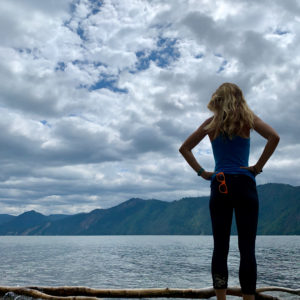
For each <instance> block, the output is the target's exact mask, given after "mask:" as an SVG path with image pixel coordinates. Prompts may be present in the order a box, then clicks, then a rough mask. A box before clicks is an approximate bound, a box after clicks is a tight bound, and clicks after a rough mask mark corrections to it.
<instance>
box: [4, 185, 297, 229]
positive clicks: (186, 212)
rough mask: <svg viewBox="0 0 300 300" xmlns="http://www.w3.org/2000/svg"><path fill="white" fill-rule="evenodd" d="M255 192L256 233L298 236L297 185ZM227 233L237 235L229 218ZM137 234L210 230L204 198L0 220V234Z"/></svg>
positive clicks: (129, 203)
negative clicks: (257, 219)
mask: <svg viewBox="0 0 300 300" xmlns="http://www.w3.org/2000/svg"><path fill="white" fill-rule="evenodd" d="M257 191H258V196H259V205H260V208H259V223H258V234H266V235H267V234H273V235H275V234H276V235H277V234H278V235H280V234H284V235H288V234H295V235H298V234H300V201H299V200H300V187H294V186H291V185H287V184H275V183H269V184H264V185H260V186H258V187H257ZM241 200H242V199H241ZM0 216H1V215H0ZM0 221H1V218H0ZM232 233H233V234H236V226H235V222H234V221H233V226H232ZM139 234H145V235H147V234H153V235H172V234H179V235H180V234H186V235H195V234H197V235H200V234H202V235H205V234H212V232H211V223H210V215H209V197H191V198H183V199H181V200H176V201H172V202H166V201H161V200H156V199H151V200H143V199H139V198H132V199H129V200H127V201H125V202H123V203H121V204H119V205H117V206H114V207H111V208H108V209H95V210H93V211H91V212H89V213H79V214H76V215H50V216H44V215H42V214H40V213H37V212H35V211H30V212H25V213H23V214H21V215H19V216H17V217H12V218H11V219H8V221H7V222H2V224H1V223H0V235H139Z"/></svg>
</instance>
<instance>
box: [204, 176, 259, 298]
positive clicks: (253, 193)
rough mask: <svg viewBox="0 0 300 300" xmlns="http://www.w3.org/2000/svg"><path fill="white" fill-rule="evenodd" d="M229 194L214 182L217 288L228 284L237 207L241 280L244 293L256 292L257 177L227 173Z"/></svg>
mask: <svg viewBox="0 0 300 300" xmlns="http://www.w3.org/2000/svg"><path fill="white" fill-rule="evenodd" d="M225 181H226V185H227V188H228V194H222V193H220V191H219V185H220V182H218V181H217V179H216V178H214V180H213V181H212V182H211V195H210V202H209V209H210V215H211V221H212V230H213V236H214V251H213V256H212V264H211V272H212V279H213V286H214V288H215V289H225V288H227V283H228V268H227V256H228V251H229V240H230V229H231V222H232V214H233V209H234V210H235V217H236V225H237V231H238V246H239V251H240V268H239V280H240V285H241V289H242V293H243V294H255V289H256V279H257V273H256V259H255V239H256V230H257V221H258V209H259V202H258V196H257V190H256V183H255V182H254V180H253V179H252V178H251V177H249V176H247V175H243V174H225Z"/></svg>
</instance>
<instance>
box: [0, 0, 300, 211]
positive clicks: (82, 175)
mask: <svg viewBox="0 0 300 300" xmlns="http://www.w3.org/2000/svg"><path fill="white" fill-rule="evenodd" d="M297 11H299V5H298V4H297V2H296V1H289V2H288V3H287V2H282V1H281V2H280V1H267V2H261V1H251V3H250V2H249V1H236V0H226V1H225V0H223V1H218V2H215V1H171V2H168V3H166V2H164V1H146V0H138V1H135V0H131V1H127V2H123V1H89V0H76V1H71V0H70V1H58V0H57V1H46V2H45V1H38V0H35V1H33V0H30V1H19V0H14V1H9V0H5V1H2V3H1V8H0V25H1V26H0V41H1V42H0V111H1V116H2V117H1V120H0V141H1V148H0V154H1V155H0V162H1V169H2V172H1V175H0V202H1V207H2V210H1V212H2V213H12V214H19V213H22V212H24V211H26V210H30V209H36V210H37V211H40V212H42V213H45V214H50V213H76V212H80V211H90V210H92V209H95V208H100V207H104V208H105V207H111V206H113V205H116V204H118V203H120V202H122V201H125V200H127V199H129V198H131V197H141V198H146V199H148V198H157V199H162V200H175V199H179V198H181V197H185V196H200V195H208V194H209V182H206V181H204V180H201V179H200V178H199V177H197V176H196V174H195V172H194V171H193V170H192V169H191V168H190V167H189V166H188V164H187V163H186V162H185V161H184V160H183V158H182V156H181V155H180V153H179V152H178V148H179V147H180V145H181V144H182V142H183V141H184V140H185V139H186V138H187V137H188V136H189V135H190V134H191V133H192V132H193V131H194V130H196V129H197V128H198V127H199V126H200V124H201V123H202V122H203V121H204V120H205V119H206V118H208V117H209V116H210V115H211V113H210V112H209V111H208V109H207V107H206V106H207V103H208V101H209V99H210V97H211V94H212V93H213V92H214V91H215V89H216V88H217V87H218V85H219V84H221V83H222V82H224V81H229V82H235V83H237V84H238V85H239V86H240V87H241V88H242V90H243V92H244V95H245V97H246V99H247V102H248V104H249V106H250V107H251V108H252V109H253V111H254V112H255V113H256V114H258V115H259V116H260V117H261V118H262V119H263V120H265V121H266V122H267V123H269V124H270V125H271V126H272V127H274V129H275V130H276V131H278V132H279V134H280V136H281V140H280V144H279V147H278V149H277V150H276V152H275V153H274V155H273V156H272V157H271V159H270V161H268V163H267V165H266V167H265V169H264V172H263V175H260V176H258V177H257V183H258V184H262V183H266V182H282V183H289V184H293V185H299V182H300V181H299V176H297V175H295V174H293V172H290V171H289V170H290V168H291V166H293V169H297V167H298V166H299V163H300V162H299V159H298V156H297V153H298V148H299V142H298V140H299V139H298V131H299V122H298V115H299V112H300V107H299V104H298V103H299V101H298V98H299V91H298V86H299V79H298V77H299V76H298V70H299V54H298V53H299V45H300V43H299V38H298V37H299V26H298V19H297ZM251 142H252V143H251V155H250V164H254V163H255V162H256V161H257V159H258V158H259V156H260V155H261V153H262V151H263V147H264V145H265V143H266V140H265V139H264V138H262V137H261V136H259V135H258V134H257V133H255V132H252V136H251ZM193 152H194V154H195V157H196V158H197V160H198V161H199V163H200V164H201V165H202V166H203V167H204V168H206V169H208V170H213V168H214V161H213V155H212V150H211V145H210V142H209V139H208V138H207V137H206V138H205V139H204V140H203V141H201V143H200V144H199V145H197V146H196V147H195V148H194V150H193Z"/></svg>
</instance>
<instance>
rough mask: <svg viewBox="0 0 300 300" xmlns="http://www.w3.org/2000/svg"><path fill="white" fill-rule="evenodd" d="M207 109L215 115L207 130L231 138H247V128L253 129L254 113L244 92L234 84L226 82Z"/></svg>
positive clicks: (214, 94) (217, 91)
mask: <svg viewBox="0 0 300 300" xmlns="http://www.w3.org/2000/svg"><path fill="white" fill-rule="evenodd" d="M207 108H208V109H209V110H211V111H212V112H213V113H214V116H213V119H212V121H211V122H210V123H209V124H208V125H207V126H206V128H205V129H206V130H208V131H211V132H214V137H213V138H216V137H217V136H218V135H219V134H220V133H221V134H225V135H227V136H229V138H230V139H232V137H233V136H234V135H240V136H245V128H247V129H253V118H254V115H253V112H252V110H251V109H250V108H249V107H248V105H247V103H246V100H245V98H244V95H243V92H242V90H241V89H240V88H239V87H238V86H237V85H236V84H234V83H229V82H225V83H223V84H222V85H220V86H219V87H218V88H217V90H216V91H215V92H214V93H213V94H212V97H211V99H210V101H209V103H208V104H207Z"/></svg>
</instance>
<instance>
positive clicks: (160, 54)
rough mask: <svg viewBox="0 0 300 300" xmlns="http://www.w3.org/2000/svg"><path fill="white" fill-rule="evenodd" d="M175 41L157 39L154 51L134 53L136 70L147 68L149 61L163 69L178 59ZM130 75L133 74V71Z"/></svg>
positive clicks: (178, 54)
mask: <svg viewBox="0 0 300 300" xmlns="http://www.w3.org/2000/svg"><path fill="white" fill-rule="evenodd" d="M176 41H177V40H176V39H170V38H162V37H159V39H158V41H157V43H156V46H157V48H156V49H155V50H151V51H149V50H148V49H146V50H142V51H138V52H136V53H135V54H136V57H137V58H138V62H137V63H136V69H137V70H138V71H141V70H145V69H148V68H149V65H150V61H153V62H155V63H156V65H157V66H159V67H161V68H165V67H167V66H168V65H170V64H171V63H172V62H173V61H175V60H177V59H178V58H179V57H180V53H179V51H178V49H177V47H176ZM131 73H135V72H134V71H133V72H131Z"/></svg>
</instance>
